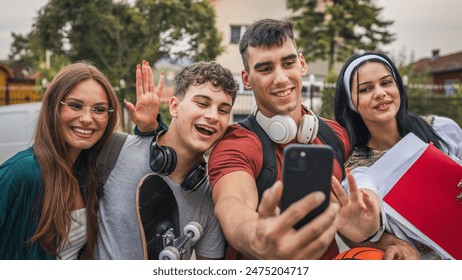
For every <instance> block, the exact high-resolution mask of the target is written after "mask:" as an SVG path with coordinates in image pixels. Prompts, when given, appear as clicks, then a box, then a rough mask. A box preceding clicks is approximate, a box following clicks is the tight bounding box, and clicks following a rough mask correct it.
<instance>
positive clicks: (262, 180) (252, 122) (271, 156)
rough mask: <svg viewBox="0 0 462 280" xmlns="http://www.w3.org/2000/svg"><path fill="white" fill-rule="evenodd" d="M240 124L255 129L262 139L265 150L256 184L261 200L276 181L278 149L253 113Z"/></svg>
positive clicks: (251, 129)
mask: <svg viewBox="0 0 462 280" xmlns="http://www.w3.org/2000/svg"><path fill="white" fill-rule="evenodd" d="M239 124H240V125H241V126H243V127H244V128H246V129H248V130H250V131H253V132H254V133H255V134H256V135H257V136H258V138H259V139H260V142H261V145H262V150H263V165H262V168H261V171H260V174H258V177H257V180H256V184H257V189H258V200H259V201H260V199H261V197H262V195H263V192H264V191H265V190H266V189H267V188H269V187H271V186H272V185H273V184H274V182H276V178H277V174H278V166H277V158H276V151H275V148H274V143H273V141H271V139H270V138H269V136H268V135H267V134H266V132H265V131H264V130H263V128H261V126H260V125H259V124H258V122H257V119H256V118H255V116H254V115H253V114H249V115H248V116H247V118H245V119H244V120H242V121H240V122H239Z"/></svg>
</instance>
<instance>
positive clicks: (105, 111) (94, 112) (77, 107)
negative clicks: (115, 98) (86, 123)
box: [60, 101, 114, 121]
mask: <svg viewBox="0 0 462 280" xmlns="http://www.w3.org/2000/svg"><path fill="white" fill-rule="evenodd" d="M60 103H61V104H63V105H64V106H66V107H68V108H69V109H71V112H74V114H75V117H80V116H81V115H83V114H84V113H85V110H86V109H90V112H91V116H92V117H93V118H94V119H95V120H100V121H104V120H107V119H108V118H109V117H110V116H111V113H112V112H114V109H112V108H110V107H109V106H107V105H104V104H101V105H93V106H91V107H90V106H83V105H82V104H80V103H78V102H74V101H71V102H64V101H60Z"/></svg>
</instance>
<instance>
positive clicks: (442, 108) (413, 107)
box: [408, 89, 462, 127]
mask: <svg viewBox="0 0 462 280" xmlns="http://www.w3.org/2000/svg"><path fill="white" fill-rule="evenodd" d="M408 100H409V111H410V112H413V113H415V114H418V115H438V116H444V117H448V118H450V119H453V120H454V121H455V122H456V123H458V124H459V126H461V127H462V94H455V95H453V96H444V95H437V94H431V92H430V91H429V90H425V89H417V90H416V89H411V90H408Z"/></svg>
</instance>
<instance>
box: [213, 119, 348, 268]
mask: <svg viewBox="0 0 462 280" xmlns="http://www.w3.org/2000/svg"><path fill="white" fill-rule="evenodd" d="M304 113H306V111H304ZM323 120H325V121H326V122H327V124H328V125H330V127H331V128H332V129H333V130H334V132H335V133H336V134H337V136H338V137H339V139H340V142H341V143H342V144H343V151H344V152H345V155H344V156H345V159H347V158H348V156H349V151H350V140H349V137H348V133H347V132H346V130H345V129H344V128H343V127H342V126H341V125H340V124H339V123H337V122H336V121H333V120H328V119H323ZM291 143H297V142H296V140H293V141H292V142H291ZM312 143H313V144H323V143H322V141H321V140H320V139H319V138H318V137H316V138H315V139H314V140H313V142H312ZM289 144H290V143H289ZM287 145H288V144H285V145H281V144H278V145H275V147H276V158H277V166H278V175H277V180H280V179H281V174H282V152H283V150H284V147H285V146H287ZM262 165H263V148H262V144H261V142H260V139H259V138H258V136H257V135H256V134H255V133H253V132H252V131H250V130H247V129H245V128H243V127H241V126H239V125H238V124H232V125H230V126H229V127H228V129H227V131H226V132H225V135H224V136H223V138H222V139H221V140H220V141H219V142H218V143H217V144H216V146H215V147H214V148H213V150H212V153H211V154H210V157H209V160H208V168H209V179H210V184H211V186H212V188H213V186H215V184H216V183H217V181H218V180H220V178H221V177H223V176H224V175H226V174H229V173H232V172H236V171H245V172H247V173H248V174H250V175H251V176H252V177H253V178H254V179H255V180H256V178H257V177H258V175H259V174H260V171H261V168H262ZM333 166H334V170H333V175H334V176H335V177H336V178H337V179H338V180H339V181H341V180H342V174H343V172H342V170H341V166H340V165H339V164H338V162H337V161H336V160H335V159H334V165H333ZM337 254H338V247H337V244H336V243H335V240H333V242H332V244H331V246H330V248H329V249H328V251H327V252H326V253H325V254H324V256H323V259H333V258H334V257H335V255H337Z"/></svg>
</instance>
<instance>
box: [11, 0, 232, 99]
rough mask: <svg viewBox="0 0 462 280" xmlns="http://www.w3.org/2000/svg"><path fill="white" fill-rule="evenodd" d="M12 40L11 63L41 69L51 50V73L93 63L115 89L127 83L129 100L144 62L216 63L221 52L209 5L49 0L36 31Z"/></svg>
mask: <svg viewBox="0 0 462 280" xmlns="http://www.w3.org/2000/svg"><path fill="white" fill-rule="evenodd" d="M14 36H15V37H14V43H13V45H12V54H11V55H10V58H11V59H12V60H14V61H24V62H28V63H30V64H31V65H32V67H34V68H35V70H39V69H40V70H41V71H43V70H44V68H43V67H41V66H43V63H44V60H45V58H44V56H45V50H50V51H52V53H53V56H52V63H51V66H52V69H54V70H49V71H50V74H52V73H53V72H54V73H56V71H58V70H59V69H60V68H61V67H62V66H63V65H61V64H62V63H65V64H68V63H70V62H74V61H78V60H89V61H92V62H93V63H95V65H97V66H98V67H99V68H100V69H101V70H102V71H103V72H104V73H105V74H106V75H107V76H108V77H109V79H110V80H111V82H112V84H113V86H114V87H117V86H118V85H119V82H120V80H121V79H123V80H124V81H125V82H126V84H127V88H126V89H124V90H123V92H124V94H125V95H127V96H131V95H133V94H134V91H135V90H134V85H135V74H134V70H135V67H136V64H139V63H140V62H141V60H143V59H146V60H149V61H150V63H151V65H154V64H155V63H156V62H157V61H158V60H159V59H161V58H164V57H169V58H173V59H179V58H184V59H186V60H193V61H197V60H213V59H215V58H216V57H217V56H218V55H219V54H220V53H221V52H222V51H223V48H222V47H221V46H220V42H221V37H220V36H221V35H220V34H219V33H218V31H217V30H216V28H215V13H214V9H213V7H212V6H211V5H210V4H209V2H208V1H193V0H187V1H180V0H136V1H135V2H134V5H132V4H129V3H128V1H112V0H98V1H94V0H50V1H49V2H48V4H47V5H46V6H44V7H43V8H42V9H41V10H40V11H39V12H38V16H37V18H36V21H35V23H34V26H33V30H32V31H31V32H30V33H29V34H28V35H26V36H22V35H16V34H15V35H14ZM57 61H59V62H60V63H56V62H57Z"/></svg>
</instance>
